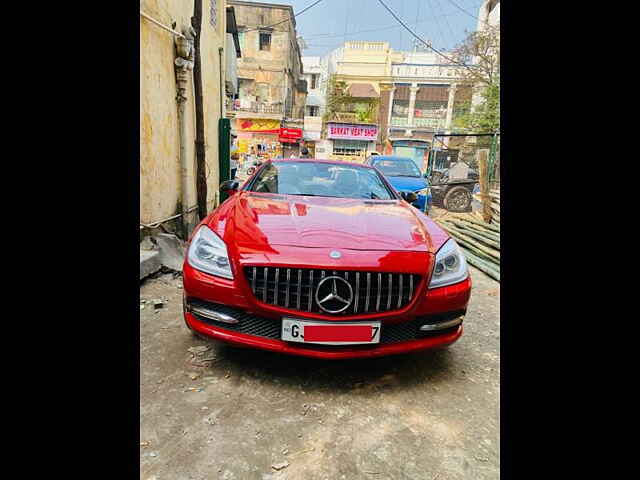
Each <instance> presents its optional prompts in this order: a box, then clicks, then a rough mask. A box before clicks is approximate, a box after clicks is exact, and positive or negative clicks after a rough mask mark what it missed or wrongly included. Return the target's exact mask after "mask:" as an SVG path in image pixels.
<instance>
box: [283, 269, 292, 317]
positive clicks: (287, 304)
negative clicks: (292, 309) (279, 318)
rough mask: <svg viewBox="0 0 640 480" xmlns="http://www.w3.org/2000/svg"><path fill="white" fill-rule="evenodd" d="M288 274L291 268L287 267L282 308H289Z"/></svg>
mask: <svg viewBox="0 0 640 480" xmlns="http://www.w3.org/2000/svg"><path fill="white" fill-rule="evenodd" d="M290 276H291V269H290V268H287V293H286V294H285V296H284V308H289V286H290V285H291V283H290V280H289V278H290Z"/></svg>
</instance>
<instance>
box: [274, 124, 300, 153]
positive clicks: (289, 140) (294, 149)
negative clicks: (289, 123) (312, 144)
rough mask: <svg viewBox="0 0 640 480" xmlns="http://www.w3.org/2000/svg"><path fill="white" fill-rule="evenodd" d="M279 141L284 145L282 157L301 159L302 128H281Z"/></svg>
mask: <svg viewBox="0 0 640 480" xmlns="http://www.w3.org/2000/svg"><path fill="white" fill-rule="evenodd" d="M278 140H279V141H280V143H281V144H282V157H283V158H290V157H299V156H300V148H301V145H300V142H301V141H302V129H301V128H290V127H289V128H281V129H280V133H279V137H278Z"/></svg>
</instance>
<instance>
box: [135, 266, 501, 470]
mask: <svg viewBox="0 0 640 480" xmlns="http://www.w3.org/2000/svg"><path fill="white" fill-rule="evenodd" d="M471 271H472V273H471V275H472V280H473V291H472V297H471V302H470V305H469V310H468V313H467V316H466V318H465V323H464V325H465V331H464V334H463V336H462V338H461V339H460V340H459V341H458V342H456V343H455V344H453V345H452V346H451V347H449V349H447V350H444V351H436V352H422V353H416V354H408V355H401V356H391V357H385V358H377V359H369V360H348V361H346V360H345V361H320V360H311V359H305V358H297V357H291V356H284V355H279V354H274V353H270V352H262V351H254V350H248V349H236V348H232V347H228V346H223V345H218V344H211V343H209V342H206V341H204V340H201V339H199V338H197V337H195V336H193V335H192V334H191V332H190V331H189V330H187V328H186V327H185V325H184V321H183V319H182V315H181V312H182V290H181V289H180V283H181V280H180V278H179V277H178V278H175V279H174V278H172V276H171V275H165V276H162V277H159V278H155V279H147V280H146V281H144V282H143V283H142V284H141V287H140V298H141V301H142V300H151V299H157V298H160V299H164V300H166V302H165V304H164V307H163V308H161V309H158V310H155V309H154V307H153V305H152V304H150V303H145V304H143V305H144V309H143V310H141V311H140V370H141V385H140V441H141V445H140V473H141V478H142V479H145V480H146V479H156V480H164V479H197V480H201V479H207V480H209V479H318V480H323V479H327V480H334V479H375V480H381V479H428V480H436V479H438V480H457V479H498V478H499V472H500V449H499V445H500V444H499V429H500V383H499V380H500V309H499V301H500V285H499V283H497V282H495V281H494V280H492V279H491V278H489V277H487V276H486V275H484V274H483V273H482V272H480V271H478V270H475V269H473V268H472V269H471ZM193 347H196V349H193ZM197 347H200V348H197ZM207 347H208V348H207ZM189 349H192V351H189ZM276 468H279V470H276Z"/></svg>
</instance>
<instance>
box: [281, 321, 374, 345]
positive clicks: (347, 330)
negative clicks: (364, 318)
mask: <svg viewBox="0 0 640 480" xmlns="http://www.w3.org/2000/svg"><path fill="white" fill-rule="evenodd" d="M282 340H286V341H287V342H302V343H320V344H323V345H360V344H364V343H380V322H352V323H349V322H315V321H308V320H298V319H295V318H283V319H282Z"/></svg>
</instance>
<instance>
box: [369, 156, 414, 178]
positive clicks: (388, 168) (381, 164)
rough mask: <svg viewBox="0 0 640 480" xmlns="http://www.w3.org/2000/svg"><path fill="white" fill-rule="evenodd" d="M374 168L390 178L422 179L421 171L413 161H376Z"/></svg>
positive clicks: (387, 159)
mask: <svg viewBox="0 0 640 480" xmlns="http://www.w3.org/2000/svg"><path fill="white" fill-rule="evenodd" d="M373 166H374V167H376V168H377V169H378V170H380V171H381V172H382V173H384V174H385V175H388V176H390V177H420V176H421V175H420V170H419V169H418V167H417V166H416V164H415V163H413V162H412V161H411V160H399V159H389V158H386V159H384V160H374V161H373Z"/></svg>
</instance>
